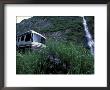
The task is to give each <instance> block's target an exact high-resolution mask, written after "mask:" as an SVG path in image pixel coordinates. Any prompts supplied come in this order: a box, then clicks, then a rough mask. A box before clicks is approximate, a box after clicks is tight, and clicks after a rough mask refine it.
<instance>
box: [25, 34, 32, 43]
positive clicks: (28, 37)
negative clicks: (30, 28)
mask: <svg viewBox="0 0 110 90" xmlns="http://www.w3.org/2000/svg"><path fill="white" fill-rule="evenodd" d="M25 41H26V42H27V41H31V34H30V33H29V34H27V35H26V38H25Z"/></svg>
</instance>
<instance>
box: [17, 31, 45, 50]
mask: <svg viewBox="0 0 110 90" xmlns="http://www.w3.org/2000/svg"><path fill="white" fill-rule="evenodd" d="M45 40H46V38H45V37H44V36H43V35H41V34H39V33H37V32H35V31H33V30H30V31H27V32H25V33H22V34H20V35H17V36H16V47H17V49H24V48H30V49H31V50H36V49H38V48H43V47H46V45H45Z"/></svg>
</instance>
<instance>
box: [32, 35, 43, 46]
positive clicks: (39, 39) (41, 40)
mask: <svg viewBox="0 0 110 90" xmlns="http://www.w3.org/2000/svg"><path fill="white" fill-rule="evenodd" d="M33 41H34V42H39V43H43V44H45V38H43V37H41V36H40V35H37V34H33Z"/></svg>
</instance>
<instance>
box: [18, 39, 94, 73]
mask: <svg viewBox="0 0 110 90" xmlns="http://www.w3.org/2000/svg"><path fill="white" fill-rule="evenodd" d="M46 46H47V47H46V48H44V49H41V50H40V51H36V52H25V53H22V52H21V53H18V52H17V53H16V73H17V74H47V72H48V70H50V69H48V68H49V67H50V66H51V65H52V64H53V63H51V62H50V61H49V60H48V55H50V54H51V55H56V56H57V57H58V58H59V59H60V62H61V64H59V65H57V66H55V67H54V68H58V67H62V65H63V64H65V63H66V64H67V65H68V67H69V68H66V69H67V74H94V57H93V56H92V55H91V53H90V51H89V50H87V49H85V48H84V47H83V44H82V45H81V44H80V45H78V44H75V43H73V42H64V41H61V42H60V41H55V40H51V39H49V40H48V41H47V44H46ZM61 70H63V69H61ZM62 74H64V73H63V72H62Z"/></svg>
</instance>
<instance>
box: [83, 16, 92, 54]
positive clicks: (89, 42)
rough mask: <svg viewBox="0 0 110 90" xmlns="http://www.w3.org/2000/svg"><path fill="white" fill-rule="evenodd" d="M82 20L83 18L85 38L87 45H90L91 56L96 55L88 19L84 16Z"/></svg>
mask: <svg viewBox="0 0 110 90" xmlns="http://www.w3.org/2000/svg"><path fill="white" fill-rule="evenodd" d="M82 18H83V25H84V31H85V37H86V38H87V44H88V46H89V48H90V51H91V54H92V55H94V41H93V39H92V36H91V34H90V32H89V29H88V26H87V22H86V19H85V18H84V16H82Z"/></svg>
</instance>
